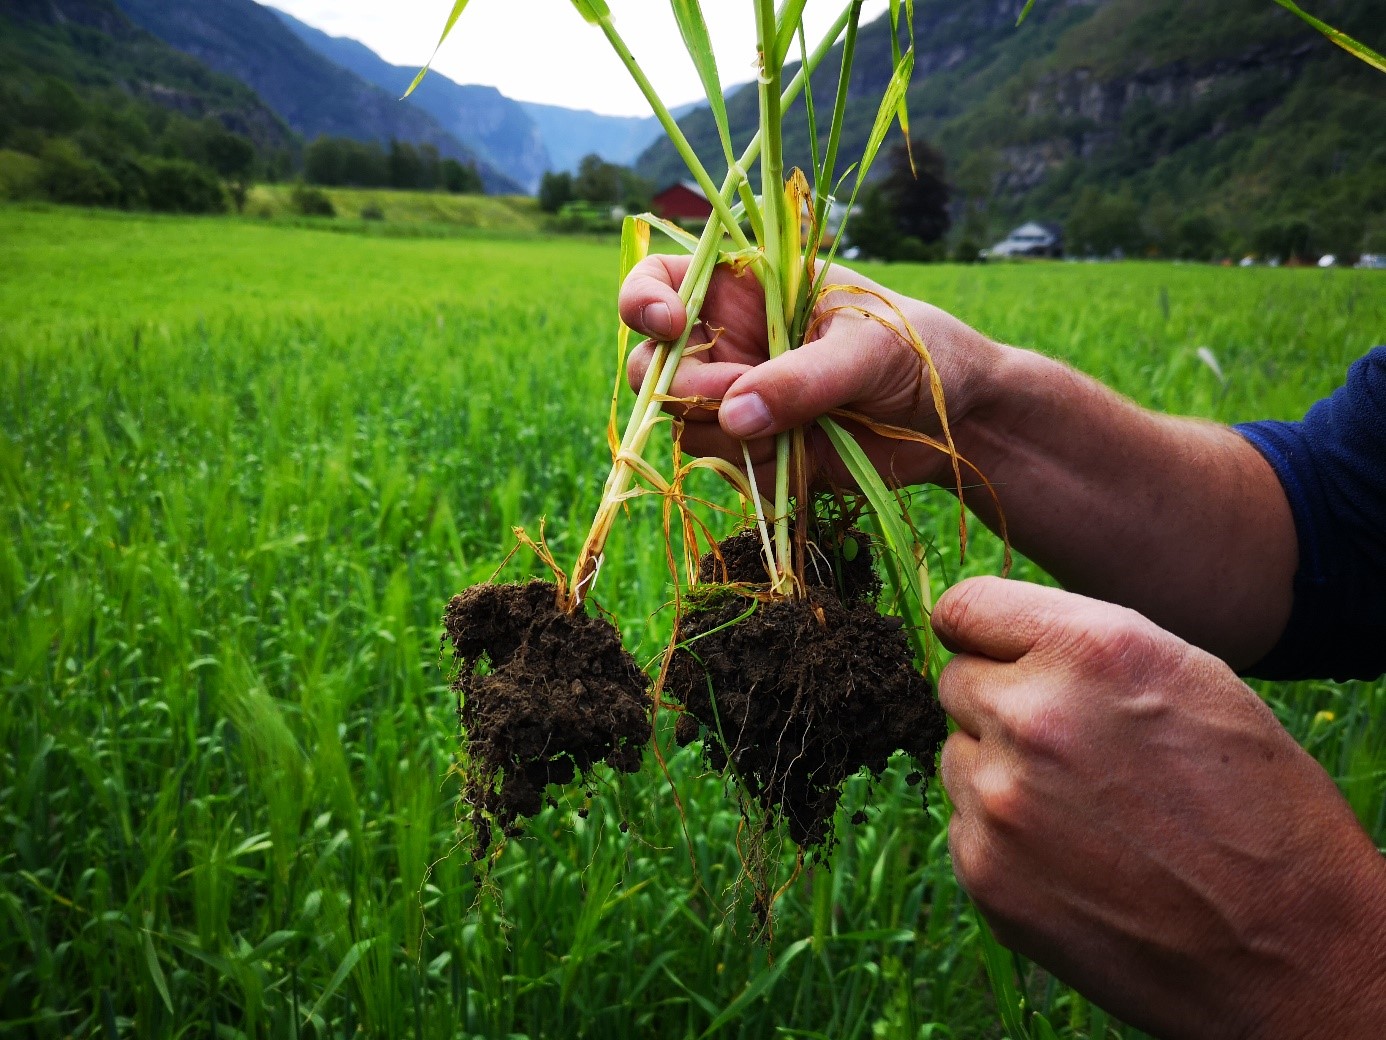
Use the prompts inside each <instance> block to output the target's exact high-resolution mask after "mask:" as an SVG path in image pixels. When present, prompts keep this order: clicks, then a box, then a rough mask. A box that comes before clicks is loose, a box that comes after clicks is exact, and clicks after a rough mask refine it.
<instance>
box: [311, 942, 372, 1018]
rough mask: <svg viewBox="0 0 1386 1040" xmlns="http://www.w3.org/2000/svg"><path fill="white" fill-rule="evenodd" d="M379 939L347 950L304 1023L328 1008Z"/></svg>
mask: <svg viewBox="0 0 1386 1040" xmlns="http://www.w3.org/2000/svg"><path fill="white" fill-rule="evenodd" d="M378 938H380V936H378V935H377V936H373V937H371V938H369V939H362V940H361V941H360V942H358V943H353V944H352V947H351V949H349V950H347V952H346V956H345V957H343V958H342V963H341V964H339V965H337V970H336V971H334V972H333V973H332V978H330V979H329V980H328V982H327V987H326V988H325V989H324V990H323V991H322V992H321V993H320V994H318V999H317V1003H315V1004H314V1005H313V1010H312V1011H309V1012H308V1014H307V1016H306V1017H305V1018H304V1022H311V1021H312V1020H313V1019H315V1018H317V1017H318V1014H319V1013H320V1012H321V1011H322V1009H323V1008H324V1007H326V1006H327V1002H328V1001H329V1000H331V999H332V996H333V994H335V993H336V992H337V990H339V989H340V988H341V986H342V983H343V982H345V981H346V979H347V976H348V975H350V974H351V972H352V969H353V968H355V967H356V965H357V963H358V962H359V961H360V960H361V957H362V956H363V955H364V954H365V952H366V951H367V950H369V949H370V948H371V947H372V946H374V945H375V941H376V939H378Z"/></svg>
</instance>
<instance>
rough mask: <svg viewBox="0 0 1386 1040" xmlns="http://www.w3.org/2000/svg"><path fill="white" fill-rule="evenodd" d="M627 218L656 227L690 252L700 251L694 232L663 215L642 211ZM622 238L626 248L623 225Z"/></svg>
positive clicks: (622, 243)
mask: <svg viewBox="0 0 1386 1040" xmlns="http://www.w3.org/2000/svg"><path fill="white" fill-rule="evenodd" d="M626 219H627V220H639V221H640V222H641V223H643V224H647V225H649V226H650V227H652V228H654V229H655V230H656V231H660V232H663V233H664V234H665V235H666V236H667V237H668V238H670V239H672V240H673V241H675V242H677V243H678V244H679V245H681V246H683V248H684V249H687V250H688V251H689V252H690V253H696V252H697V251H698V239H697V238H696V237H695V236H694V235H692V234H690V233H689V232H687V231H685V230H684V229H683V228H681V227H679V226H678V225H677V224H674V223H672V222H670V221H668V220H665V219H664V218H663V217H657V216H655V215H654V214H653V213H642V214H640V216H638V217H627V218H626ZM621 238H622V242H621V248H622V249H624V248H625V228H624V227H622V229H621ZM645 251H646V252H647V253H648V252H649V244H648V242H647V243H646V248H645ZM641 259H642V260H643V259H644V257H641ZM627 274H629V272H627Z"/></svg>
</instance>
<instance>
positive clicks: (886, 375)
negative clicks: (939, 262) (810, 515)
mask: <svg viewBox="0 0 1386 1040" xmlns="http://www.w3.org/2000/svg"><path fill="white" fill-rule="evenodd" d="M687 268H688V262H687V260H686V259H684V258H680V257H664V256H660V257H651V258H650V259H648V260H646V261H644V262H643V263H641V264H640V265H639V266H638V267H637V268H636V269H635V270H634V271H632V272H631V274H630V276H629V277H628V278H627V279H626V282H625V285H624V286H623V287H622V290H621V298H620V308H621V318H622V320H623V321H625V322H626V324H628V325H630V326H631V327H632V328H633V329H635V330H636V331H637V332H641V333H643V334H645V335H648V336H652V337H657V338H668V337H671V336H676V335H678V334H680V333H682V332H683V329H684V327H685V324H686V321H687V318H686V314H685V312H684V309H683V307H682V305H681V303H680V301H679V297H678V293H677V287H678V285H679V284H680V282H681V280H682V279H683V277H684V274H685V272H686V271H687ZM824 281H825V285H827V286H829V287H831V286H850V287H852V288H853V289H854V290H857V291H855V292H850V293H849V292H846V291H829V292H827V293H826V294H825V295H824V297H823V299H822V300H821V301H820V302H819V306H818V314H819V315H820V317H819V318H818V319H816V320H815V321H814V323H813V324H812V325H811V329H812V332H811V333H810V335H809V336H808V337H807V338H806V341H805V343H804V345H803V347H802V348H800V349H798V350H793V351H789V352H787V353H785V354H783V355H781V356H780V357H778V358H775V359H773V360H771V359H770V356H769V349H768V343H767V341H766V335H765V321H764V309H765V297H764V293H763V292H762V291H761V288H760V284H759V283H758V282H757V281H756V280H755V279H754V278H750V277H747V276H745V275H738V274H736V273H734V272H733V271H731V270H729V269H719V270H718V271H717V272H716V274H714V276H713V279H712V283H711V285H710V287H709V289H708V294H707V300H706V301H705V302H704V304H703V309H702V315H701V319H702V325H701V328H699V329H698V330H697V331H695V332H694V334H693V336H692V339H691V342H692V343H695V344H700V345H701V349H697V350H690V351H689V352H687V353H686V355H685V357H684V359H683V362H682V363H681V364H680V366H679V369H678V372H677V373H676V374H675V376H674V380H673V382H672V384H671V385H670V394H671V395H672V396H673V397H676V398H680V399H697V400H705V401H706V402H708V403H707V404H706V405H704V406H700V407H692V408H690V407H688V406H686V405H682V404H671V405H670V406H669V408H670V410H671V411H675V412H677V413H678V414H680V415H682V416H683V418H684V419H685V421H686V422H687V426H686V428H685V429H684V431H683V440H682V444H683V447H684V449H685V450H686V451H688V452H690V453H691V454H694V455H701V456H717V457H719V458H722V459H725V460H726V461H727V462H730V463H732V464H733V465H736V466H741V465H744V453H743V450H742V442H743V440H744V441H746V442H747V444H746V447H747V449H749V452H750V457H751V461H752V463H754V464H755V465H756V466H757V471H756V475H757V478H758V482H759V484H760V485H761V486H770V482H771V481H772V479H773V467H774V461H775V449H774V440H773V435H774V434H778V433H781V432H783V431H785V430H791V429H794V428H797V427H803V428H805V438H806V448H807V458H806V461H807V464H808V467H809V482H810V485H811V486H812V487H817V488H827V487H837V488H850V487H852V486H853V485H854V484H855V479H854V477H853V475H852V474H851V472H850V471H849V470H848V469H847V468H846V467H845V466H844V465H843V463H842V459H841V457H840V456H839V455H838V453H837V450H836V449H835V448H833V446H832V444H831V442H830V441H829V440H828V438H827V437H826V435H825V434H824V433H823V432H822V430H820V429H818V428H817V427H816V422H817V420H818V419H819V418H820V417H822V416H824V415H828V414H830V413H832V412H834V411H845V412H851V413H854V414H856V415H859V416H862V417H864V418H865V419H868V420H870V421H872V422H874V423H878V424H883V425H884V426H888V427H893V428H904V429H908V430H913V431H916V432H918V433H923V434H927V435H928V436H930V437H931V438H934V439H937V438H939V437H940V436H941V434H942V426H941V424H940V420H939V415H938V410H937V408H936V407H935V405H934V400H933V397H932V395H931V394H930V390H929V385H928V370H927V368H926V367H925V366H923V365H922V364H920V361H919V356H918V354H917V353H916V351H915V349H914V347H913V346H912V345H911V343H910V341H909V340H908V339H906V338H905V337H904V336H902V335H901V334H900V332H899V331H898V328H897V327H898V326H899V325H901V324H902V322H903V323H905V324H907V325H908V326H909V327H910V328H912V329H914V330H915V331H916V332H917V333H918V334H919V336H920V338H921V339H922V340H923V341H924V342H926V343H928V344H929V348H930V354H931V355H932V357H933V360H934V364H935V365H936V366H937V368H938V373H939V378H940V382H941V384H942V386H943V389H944V395H945V399H946V401H947V407H948V416H949V420H950V423H951V425H952V428H953V432H954V434H955V436H957V437H959V438H962V437H963V434H962V431H963V430H964V429H965V428H966V425H967V421H968V418H969V416H970V415H971V412H972V405H973V404H974V403H977V402H979V401H981V400H982V399H984V397H985V396H986V390H987V385H988V373H989V371H990V370H991V369H992V368H993V367H994V366H995V364H996V361H997V357H998V355H999V354H1000V352H1001V348H999V347H998V346H997V345H996V344H994V343H992V342H991V341H990V340H988V339H987V338H986V337H985V336H983V335H982V334H981V333H979V332H977V331H975V330H974V329H971V328H969V327H968V326H967V325H965V324H963V323H962V322H960V321H958V320H957V319H956V318H954V317H953V316H952V315H950V314H948V313H947V312H945V311H942V310H939V309H938V308H937V307H932V306H930V305H929V304H927V303H922V302H920V301H918V300H912V299H910V298H909V297H907V296H904V295H902V294H900V293H896V292H893V291H891V290H889V289H886V288H884V287H883V286H880V285H878V284H876V283H875V282H873V281H871V280H870V279H869V278H866V277H864V276H863V275H860V274H857V273H856V272H854V271H851V270H848V269H847V268H845V267H840V266H834V267H833V268H832V269H831V270H829V271H828V272H827V274H826V276H825V279H824ZM652 315H654V316H656V317H657V318H658V324H656V322H655V321H654V320H652V318H651V316H652ZM710 330H711V331H710ZM654 349H655V347H654V344H653V343H652V342H651V343H645V344H643V345H641V346H640V347H638V348H637V349H636V350H635V351H633V352H632V354H631V359H630V364H629V366H628V374H629V378H630V384H631V386H632V387H633V388H638V387H639V386H640V384H641V383H642V382H643V381H644V378H645V374H646V372H647V371H648V369H649V364H650V359H651V357H652V356H653V353H654ZM853 433H854V436H855V439H856V440H857V442H858V443H859V444H860V445H861V446H862V448H863V450H864V451H865V452H866V455H867V457H868V458H869V459H870V460H871V463H872V465H873V466H874V467H875V469H876V471H877V472H879V473H880V474H881V475H882V476H883V477H885V478H886V480H887V481H888V482H889V483H891V484H892V485H894V486H896V487H905V486H908V485H911V484H922V483H935V484H941V485H944V486H951V485H952V484H953V470H952V465H951V461H950V459H949V458H948V456H947V455H946V454H944V453H942V452H940V451H938V450H937V449H936V448H934V447H930V446H927V445H924V444H922V443H919V442H915V441H908V440H902V439H900V437H899V436H898V435H897V436H887V435H885V434H883V433H879V432H873V431H872V430H871V429H870V428H868V427H866V426H863V425H861V424H860V423H857V424H853ZM964 454H966V452H965V451H964Z"/></svg>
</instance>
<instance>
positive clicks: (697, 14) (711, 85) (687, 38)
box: [670, 0, 736, 168]
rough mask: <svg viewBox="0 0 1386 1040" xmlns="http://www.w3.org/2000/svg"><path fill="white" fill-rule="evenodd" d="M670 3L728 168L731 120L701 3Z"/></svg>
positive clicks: (732, 159)
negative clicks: (710, 112) (719, 139)
mask: <svg viewBox="0 0 1386 1040" xmlns="http://www.w3.org/2000/svg"><path fill="white" fill-rule="evenodd" d="M670 5H671V6H672V7H673V9H674V18H675V19H676V20H677V21H678V23H679V32H680V33H682V34H683V44H684V46H685V47H686V48H687V50H688V56H689V57H690V58H692V59H693V65H694V67H695V68H696V69H697V70H698V78H699V79H701V80H702V81H703V92H704V93H705V94H706V95H707V103H708V107H709V108H711V109H712V118H713V121H714V122H716V124H717V135H718V136H719V137H720V138H721V139H722V151H723V153H724V154H725V155H726V157H727V166H728V168H730V167H731V166H733V165H734V164H735V163H736V153H735V152H734V151H733V150H732V139H731V124H730V123H729V121H728V119H727V101H726V98H724V97H723V96H722V77H721V76H720V75H719V74H718V72H717V55H715V54H714V53H713V52H712V37H711V36H710V35H709V34H708V31H707V21H706V20H705V19H704V18H703V8H702V5H701V4H700V3H699V2H698V0H670Z"/></svg>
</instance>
